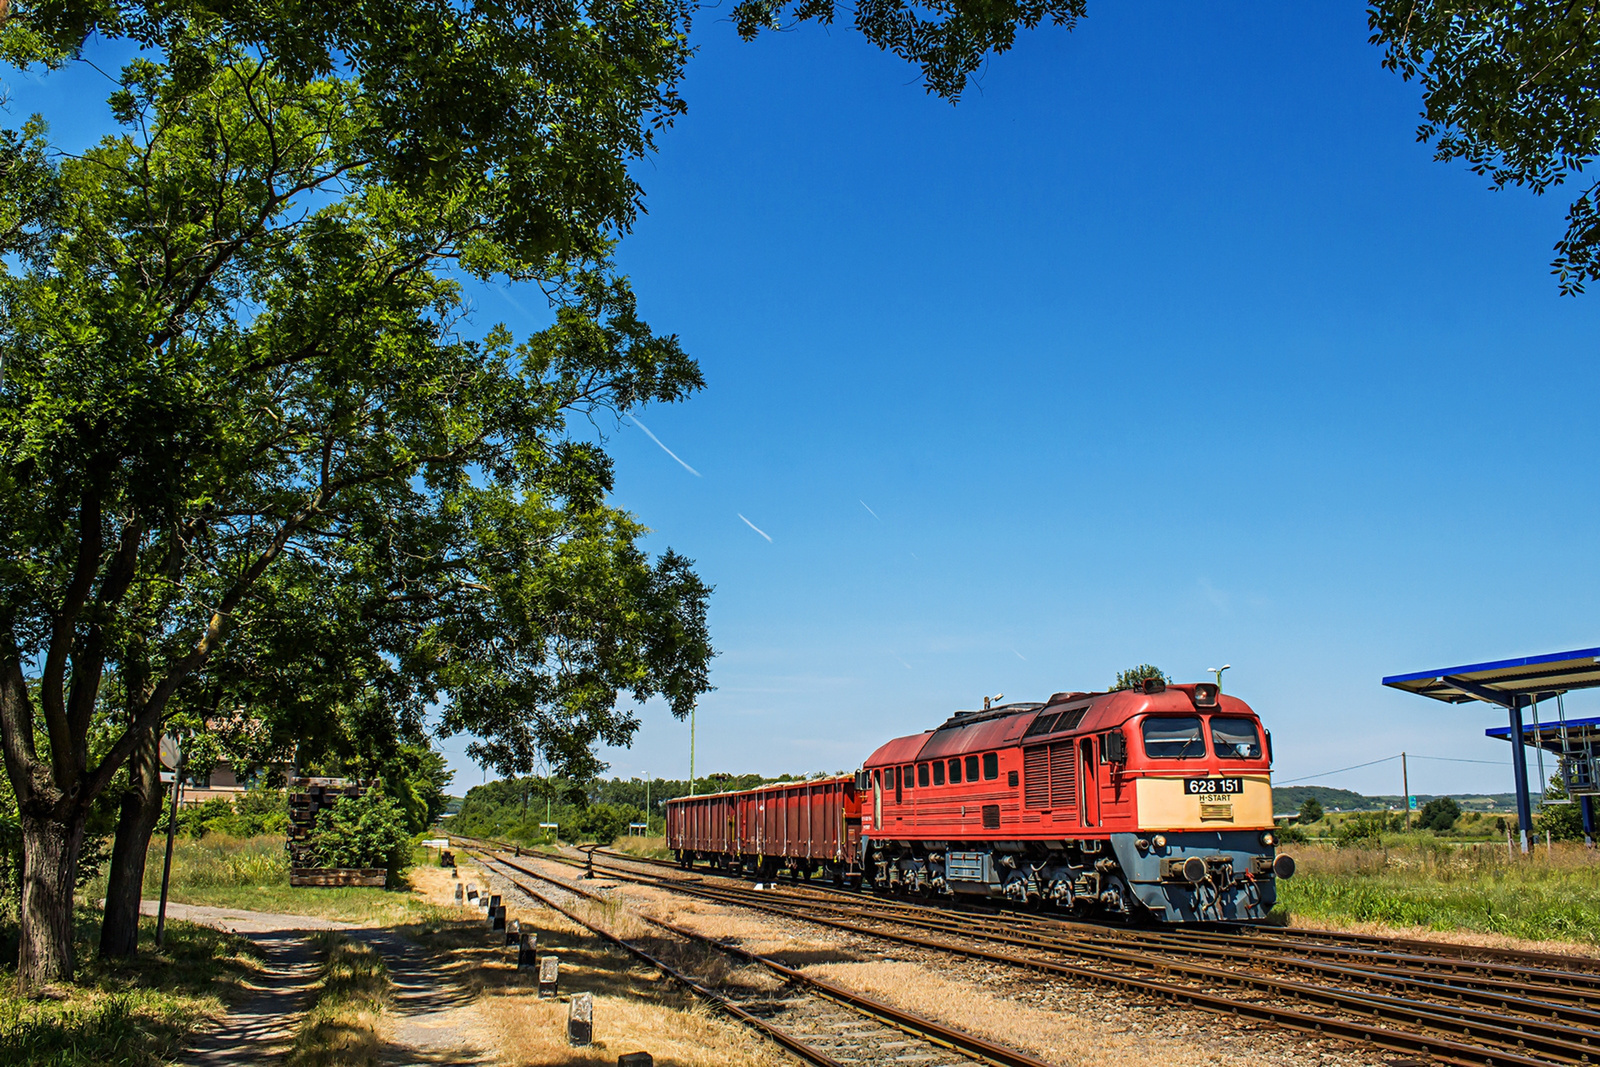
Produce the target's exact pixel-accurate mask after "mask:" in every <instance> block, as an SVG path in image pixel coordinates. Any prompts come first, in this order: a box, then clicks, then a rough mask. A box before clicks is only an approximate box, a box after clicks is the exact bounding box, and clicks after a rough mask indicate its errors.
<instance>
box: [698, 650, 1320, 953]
mask: <svg viewBox="0 0 1600 1067" xmlns="http://www.w3.org/2000/svg"><path fill="white" fill-rule="evenodd" d="M1271 745H1272V738H1271V735H1270V734H1268V733H1267V732H1266V731H1265V730H1263V728H1262V726H1261V722H1260V720H1259V719H1258V718H1257V716H1256V714H1255V712H1254V711H1252V710H1251V709H1250V707H1249V706H1248V705H1247V704H1245V703H1244V702H1243V701H1242V700H1239V699H1237V698H1235V697H1231V696H1226V695H1223V694H1221V693H1219V692H1218V688H1217V686H1215V685H1212V684H1209V683H1200V684H1192V685H1171V686H1168V685H1165V684H1163V683H1161V682H1159V681H1154V680H1152V681H1150V682H1147V683H1145V685H1144V686H1143V687H1142V688H1141V689H1136V690H1131V689H1130V690H1119V691H1116V692H1111V693H1057V694H1055V695H1054V696H1052V697H1051V698H1050V699H1049V700H1048V701H1046V702H1044V703H1017V704H1004V705H1001V706H999V707H994V708H988V709H985V710H983V711H961V712H956V714H955V715H953V716H951V718H950V719H948V720H947V721H946V722H944V723H943V724H942V725H940V726H939V727H938V728H937V729H934V730H929V731H927V732H926V733H922V734H917V735H915V736H912V737H901V738H896V739H895V740H893V741H890V742H888V743H887V744H885V745H883V746H881V747H880V748H879V749H878V750H877V751H876V752H874V753H873V754H872V755H871V756H869V757H868V758H867V760H866V762H865V763H864V764H863V766H862V768H861V770H859V771H858V772H857V773H856V774H855V775H854V776H853V777H847V778H825V779H818V780H814V781H811V782H797V783H789V784H785V785H781V786H768V787H764V788H760V789H751V790H744V791H741V792H736V793H720V794H713V795H711V796H703V797H683V798H679V799H677V800H673V801H669V802H668V804H667V840H668V845H669V847H670V848H672V849H673V851H674V853H675V854H676V855H677V857H678V859H679V862H680V863H683V864H685V865H692V864H694V863H695V862H696V861H702V860H704V861H710V862H711V863H712V864H713V865H715V866H719V867H723V868H726V869H736V870H742V871H746V872H748V873H751V874H754V875H756V876H758V877H771V876H773V875H775V874H776V873H777V872H778V871H779V870H787V871H789V872H790V873H791V874H793V875H794V876H796V877H807V878H809V877H811V876H812V874H814V873H816V872H818V871H820V872H823V873H825V874H826V875H828V876H831V877H832V878H833V879H834V880H835V881H838V882H845V881H850V882H860V883H862V884H865V885H867V886H869V887H871V888H874V889H876V890H879V891H895V892H910V893H916V894H919V895H929V896H931V895H934V894H943V895H961V896H972V897H993V898H998V899H1005V900H1012V901H1016V902H1018V903H1025V904H1032V905H1049V906H1054V907H1056V908H1060V909H1064V910H1071V911H1075V912H1085V913H1089V912H1093V913H1101V914H1112V915H1128V914H1134V913H1137V914H1143V915H1147V916H1150V917H1153V918H1155V919H1158V920H1164V921H1169V922H1186V921H1187V922H1192V921H1200V920H1240V919H1258V918H1262V917H1264V916H1265V915H1266V913H1267V912H1268V911H1269V910H1270V909H1271V908H1272V905H1273V903H1274V901H1275V899H1276V895H1277V894H1276V879H1278V878H1287V877H1289V876H1290V875H1291V874H1293V873H1294V861H1293V860H1292V859H1290V857H1288V856H1280V855H1277V851H1276V841H1275V837H1274V830H1273V822H1272V787H1271V781H1270V772H1271V758H1272V751H1271Z"/></svg>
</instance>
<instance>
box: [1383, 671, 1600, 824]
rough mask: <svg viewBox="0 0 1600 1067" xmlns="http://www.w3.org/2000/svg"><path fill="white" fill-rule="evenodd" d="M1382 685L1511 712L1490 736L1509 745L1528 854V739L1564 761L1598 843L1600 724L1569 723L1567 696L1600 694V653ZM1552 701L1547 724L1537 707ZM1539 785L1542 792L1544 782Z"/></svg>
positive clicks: (1393, 679) (1392, 679) (1397, 677)
mask: <svg viewBox="0 0 1600 1067" xmlns="http://www.w3.org/2000/svg"><path fill="white" fill-rule="evenodd" d="M1383 684H1384V685H1386V686H1388V687H1389V688H1391V689H1399V690H1402V691H1404V692H1407V693H1415V694H1417V695H1418V696H1424V697H1428V698H1430V699H1432V700H1438V701H1443V702H1444V703H1447V704H1467V703H1474V702H1476V703H1483V704H1492V705H1498V706H1499V707H1501V708H1504V709H1506V711H1507V712H1508V713H1509V714H1508V718H1509V720H1510V721H1509V723H1508V724H1507V725H1505V726H1496V727H1491V728H1490V729H1488V730H1485V731H1484V733H1485V734H1486V735H1487V736H1489V737H1495V738H1505V739H1506V740H1508V741H1510V742H1511V772H1512V778H1513V780H1514V782H1515V784H1516V797H1517V824H1518V830H1519V832H1520V834H1521V836H1522V850H1523V851H1524V852H1526V851H1528V829H1529V827H1530V826H1531V825H1532V822H1533V816H1532V811H1531V804H1530V802H1529V796H1528V766H1527V763H1526V761H1525V759H1524V752H1525V749H1524V746H1525V744H1527V743H1528V742H1529V741H1532V742H1533V743H1534V744H1535V745H1537V746H1538V747H1539V748H1540V749H1541V750H1545V751H1550V752H1555V753H1556V754H1557V755H1559V756H1560V757H1561V768H1562V776H1563V778H1564V779H1565V780H1566V782H1567V783H1568V786H1569V791H1570V792H1571V794H1572V795H1574V796H1577V797H1578V798H1579V799H1580V800H1581V801H1582V805H1583V828H1584V833H1585V835H1586V836H1587V837H1589V839H1590V840H1591V841H1592V840H1593V834H1594V832H1595V831H1594V812H1593V804H1592V796H1593V794H1595V793H1596V792H1600V719H1568V718H1567V717H1566V711H1565V708H1564V706H1563V703H1562V700H1561V697H1562V696H1563V695H1564V694H1566V693H1569V692H1571V691H1572V690H1574V689H1596V688H1600V648H1580V649H1574V650H1573V651H1571V652H1552V653H1549V654H1548V655H1543V656H1522V657H1519V658H1517V659H1501V660H1491V661H1489V662H1486V663H1468V664H1463V665H1462V666H1459V667H1441V668H1439V669H1438V670H1432V671H1415V672H1413V673H1411V674H1392V675H1390V676H1389V677H1387V678H1385V679H1384V680H1383ZM1547 700H1554V701H1555V710H1556V715H1555V716H1554V717H1551V716H1549V715H1548V713H1547V715H1546V716H1545V717H1544V718H1543V719H1541V717H1540V715H1539V705H1540V704H1541V703H1543V702H1545V701H1547ZM1525 708H1531V709H1532V711H1533V718H1534V724H1535V725H1534V729H1533V731H1532V736H1531V737H1530V731H1529V730H1528V725H1529V724H1527V723H1526V722H1525V721H1524V720H1523V710H1524V709H1525ZM1552 718H1553V720H1554V721H1552ZM1540 785H1541V788H1542V787H1543V783H1540Z"/></svg>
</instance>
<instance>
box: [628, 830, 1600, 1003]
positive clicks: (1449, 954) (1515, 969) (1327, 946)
mask: <svg viewBox="0 0 1600 1067" xmlns="http://www.w3.org/2000/svg"><path fill="white" fill-rule="evenodd" d="M600 851H602V852H603V853H604V854H605V855H607V856H610V857H612V858H615V859H619V860H624V861H626V862H630V863H639V864H647V865H650V866H659V867H666V868H671V869H674V870H678V871H686V872H687V871H690V870H691V869H690V868H684V867H683V866H682V865H681V864H678V863H673V862H672V861H670V860H660V859H655V858H652V857H648V856H629V855H627V854H625V853H619V852H615V851H612V850H609V849H604V850H600ZM708 873H715V874H718V875H720V876H722V877H729V878H735V877H737V876H736V875H732V874H730V873H727V872H721V871H716V870H714V869H713V870H711V871H709V872H708ZM774 884H777V883H774ZM790 886H791V887H793V888H795V889H800V888H804V889H806V890H807V891H809V892H814V893H823V894H828V895H835V896H843V897H846V898H857V899H860V898H863V897H867V896H868V894H866V893H864V892H862V891H859V890H847V889H842V888H839V887H836V886H833V885H829V884H828V883H826V882H823V883H818V882H812V881H799V880H795V881H793V882H791V883H790ZM870 899H873V900H875V901H879V902H881V903H882V904H884V905H885V906H890V905H893V906H898V907H904V908H917V909H922V910H933V909H937V910H942V911H950V910H955V911H958V912H962V913H970V911H971V910H973V909H974V907H975V905H974V904H971V903H964V902H963V903H960V904H958V905H956V906H955V907H953V908H952V907H951V906H949V905H937V904H934V903H933V902H913V901H901V900H893V899H892V898H884V897H882V896H878V895H876V894H873V895H871V896H870ZM976 910H979V911H982V912H984V913H986V914H989V915H992V916H994V917H995V918H997V919H1003V920H1005V921H1008V922H1012V923H1019V924H1029V923H1031V924H1034V925H1039V926H1044V925H1047V924H1048V925H1051V926H1059V927H1063V928H1069V929H1073V930H1079V931H1083V932H1091V933H1098V934H1101V935H1103V936H1108V937H1117V938H1131V939H1149V938H1152V937H1160V938H1169V939H1170V938H1184V939H1192V940H1195V941H1199V942H1204V943H1210V944H1236V943H1238V942H1239V941H1240V940H1244V939H1249V940H1252V941H1255V942H1259V943H1264V944H1267V945H1270V946H1272V947H1274V948H1276V947H1289V946H1290V945H1295V946H1304V947H1303V948H1302V951H1305V952H1307V953H1311V954H1315V955H1321V956H1324V957H1326V958H1331V959H1341V960H1360V959H1365V958H1371V957H1381V958H1402V957H1407V956H1410V957H1416V958H1417V959H1419V960H1423V961H1426V963H1427V965H1428V966H1430V967H1433V968H1437V969H1446V968H1457V969H1459V968H1460V967H1462V966H1470V967H1471V969H1472V971H1473V972H1474V973H1475V974H1481V973H1482V972H1483V971H1484V969H1485V967H1484V965H1485V964H1488V965H1489V967H1491V968H1493V969H1494V970H1495V971H1496V973H1498V974H1500V975H1502V976H1503V977H1504V979H1505V981H1507V982H1508V983H1510V985H1511V986H1513V987H1515V988H1526V987H1527V984H1528V980H1529V978H1530V977H1531V978H1537V979H1540V980H1547V981H1550V982H1553V983H1556V984H1559V985H1561V986H1565V987H1572V988H1577V987H1583V988H1590V989H1593V990H1594V991H1595V993H1596V999H1600V959H1597V958H1591V957H1585V956H1573V955H1569V954H1563V953H1557V952H1540V951H1536V950H1531V949H1512V948H1492V947H1488V946H1477V945H1452V944H1449V943H1446V942H1437V941H1424V940H1421V939H1418V938H1405V937H1383V936H1377V935H1373V934H1356V933H1348V932H1345V931H1340V930H1308V929H1305V928H1302V927H1281V928H1278V927H1265V926H1262V925H1260V924H1256V923H1215V922H1207V923H1196V924H1192V925H1190V924H1185V925H1183V926H1172V927H1164V928H1160V929H1156V930H1152V929H1149V928H1139V927H1134V926H1129V925H1126V924H1114V923H1096V922H1088V921H1084V920H1082V919H1071V918H1068V917H1066V916H1057V915H1048V916H1041V915H1038V914H1033V913H1028V912H1023V911H1019V910H1017V909H1015V908H991V907H986V906H983V905H976ZM1341 946H1352V947H1349V948H1344V947H1341ZM1451 960H1454V961H1456V962H1455V963H1454V964H1452V963H1451V962H1449V961H1451Z"/></svg>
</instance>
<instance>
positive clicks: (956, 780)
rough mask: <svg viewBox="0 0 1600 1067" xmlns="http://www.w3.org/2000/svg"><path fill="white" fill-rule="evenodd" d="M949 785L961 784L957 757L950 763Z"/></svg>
mask: <svg viewBox="0 0 1600 1067" xmlns="http://www.w3.org/2000/svg"><path fill="white" fill-rule="evenodd" d="M950 784H951V785H960V784H961V758H960V757H959V756H958V757H956V758H955V759H953V760H951V761H950Z"/></svg>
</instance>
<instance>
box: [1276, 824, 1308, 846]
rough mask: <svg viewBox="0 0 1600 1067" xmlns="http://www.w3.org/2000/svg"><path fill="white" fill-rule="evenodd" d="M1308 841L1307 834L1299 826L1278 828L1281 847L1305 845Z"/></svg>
mask: <svg viewBox="0 0 1600 1067" xmlns="http://www.w3.org/2000/svg"><path fill="white" fill-rule="evenodd" d="M1306 841H1307V837H1306V832H1305V831H1304V830H1302V829H1300V827H1298V826H1282V827H1279V828H1278V844H1280V845H1303V844H1305V843H1306Z"/></svg>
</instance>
